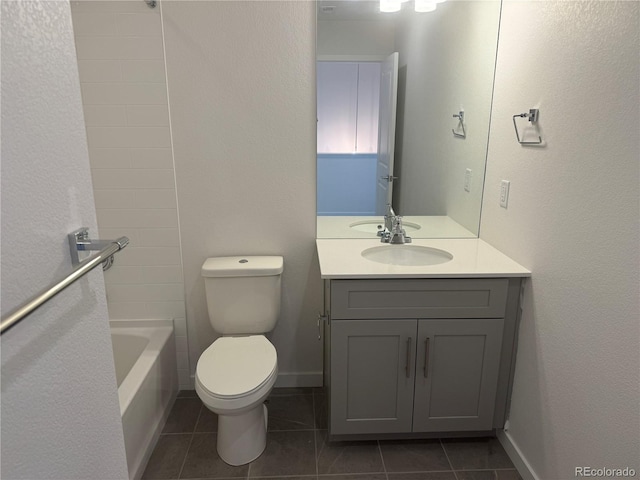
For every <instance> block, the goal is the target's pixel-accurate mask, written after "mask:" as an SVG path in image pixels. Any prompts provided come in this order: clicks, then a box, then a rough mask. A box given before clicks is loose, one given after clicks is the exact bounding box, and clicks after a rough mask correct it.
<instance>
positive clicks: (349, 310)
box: [327, 278, 520, 436]
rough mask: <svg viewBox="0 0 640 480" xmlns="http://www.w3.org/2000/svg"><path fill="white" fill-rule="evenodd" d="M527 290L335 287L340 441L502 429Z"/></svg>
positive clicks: (332, 359)
mask: <svg viewBox="0 0 640 480" xmlns="http://www.w3.org/2000/svg"><path fill="white" fill-rule="evenodd" d="M519 286H520V280H519V279H517V280H514V281H511V280H509V279H505V278H500V279H444V280H442V279H410V280H405V279H397V280H332V281H331V282H330V287H329V288H328V289H327V293H328V297H329V302H328V306H329V309H330V323H329V329H328V332H329V336H328V337H329V338H328V339H327V350H328V357H327V361H328V363H329V369H328V387H329V433H330V435H332V436H333V435H364V436H371V435H376V434H410V435H413V436H415V435H416V434H418V435H419V434H429V433H443V432H480V431H490V430H492V429H493V428H496V426H501V425H502V423H503V422H504V414H505V411H506V403H507V395H508V393H507V392H508V389H509V385H508V384H509V382H510V375H511V362H512V357H513V354H514V350H513V342H514V335H515V317H516V315H515V311H516V310H517V308H516V307H517V297H518V289H519ZM514 297H515V298H514ZM505 320H506V321H505Z"/></svg>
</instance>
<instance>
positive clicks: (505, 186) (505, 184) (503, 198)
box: [500, 180, 510, 208]
mask: <svg viewBox="0 0 640 480" xmlns="http://www.w3.org/2000/svg"><path fill="white" fill-rule="evenodd" d="M509 183H510V182H509V180H502V182H500V206H501V207H502V208H507V203H509Z"/></svg>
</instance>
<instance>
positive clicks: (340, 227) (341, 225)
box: [317, 215, 476, 238]
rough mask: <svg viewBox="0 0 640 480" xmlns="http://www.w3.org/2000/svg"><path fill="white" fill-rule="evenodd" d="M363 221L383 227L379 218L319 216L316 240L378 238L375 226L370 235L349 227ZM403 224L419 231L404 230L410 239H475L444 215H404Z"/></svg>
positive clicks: (470, 233)
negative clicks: (414, 225)
mask: <svg viewBox="0 0 640 480" xmlns="http://www.w3.org/2000/svg"><path fill="white" fill-rule="evenodd" d="M363 221H372V222H374V223H375V222H377V223H379V224H380V225H384V219H383V218H382V217H381V216H380V217H373V216H372V217H364V216H319V217H318V224H317V227H318V228H317V232H318V233H317V236H318V238H378V237H376V233H375V228H374V227H375V225H373V227H372V228H373V231H372V232H371V233H367V232H363V231H361V230H357V229H355V228H352V227H351V225H353V224H357V223H359V222H363ZM402 221H403V223H405V225H406V224H407V223H411V224H417V225H419V227H420V228H419V229H417V230H414V229H408V228H407V229H406V230H407V235H409V236H410V237H411V238H476V235H475V234H474V233H473V232H470V231H469V230H467V229H466V228H464V227H463V226H462V225H460V224H459V223H457V222H456V221H454V220H453V219H451V217H448V216H446V215H406V216H403V217H402Z"/></svg>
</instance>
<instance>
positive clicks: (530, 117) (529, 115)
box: [513, 108, 542, 145]
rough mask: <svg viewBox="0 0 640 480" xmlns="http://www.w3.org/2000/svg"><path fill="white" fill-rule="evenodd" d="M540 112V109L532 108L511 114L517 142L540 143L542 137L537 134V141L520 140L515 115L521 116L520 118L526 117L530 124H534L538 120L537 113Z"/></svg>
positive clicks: (523, 143)
mask: <svg viewBox="0 0 640 480" xmlns="http://www.w3.org/2000/svg"><path fill="white" fill-rule="evenodd" d="M539 114H540V110H538V109H537V108H532V109H530V110H529V113H519V114H516V115H514V116H513V128H514V129H515V131H516V139H517V140H518V143H519V144H520V145H540V144H541V143H542V137H541V136H540V135H539V134H538V141H537V142H524V141H522V140H520V134H519V133H518V125H516V118H517V117H521V118H526V119H527V120H529V121H530V122H531V123H532V124H535V123H537V122H538V115H539Z"/></svg>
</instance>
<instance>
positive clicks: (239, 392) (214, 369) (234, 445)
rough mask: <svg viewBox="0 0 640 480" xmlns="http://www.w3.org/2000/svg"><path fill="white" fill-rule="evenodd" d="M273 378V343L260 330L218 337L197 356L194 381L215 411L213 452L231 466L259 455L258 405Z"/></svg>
mask: <svg viewBox="0 0 640 480" xmlns="http://www.w3.org/2000/svg"><path fill="white" fill-rule="evenodd" d="M277 377H278V363H277V354H276V349H275V347H274V346H273V345H272V344H271V343H270V342H269V341H268V340H267V339H266V337H264V336H263V335H251V336H243V337H221V338H219V339H218V340H216V341H215V342H213V344H212V345H211V346H209V348H207V349H206V350H205V351H204V353H203V354H202V355H201V356H200V359H199V360H198V365H197V367H196V377H195V385H196V392H197V393H198V396H199V397H200V399H201V400H202V402H203V403H204V405H205V406H206V407H207V408H208V409H209V410H211V411H212V412H214V413H217V414H218V441H217V449H218V455H220V458H221V459H222V460H224V461H225V462H226V463H228V464H230V465H244V464H246V463H249V462H251V461H253V460H255V459H256V458H258V457H259V456H260V454H261V453H262V452H263V451H264V449H265V447H266V441H267V411H266V408H267V407H266V406H265V405H264V404H263V402H264V400H265V399H266V398H267V397H268V396H269V393H270V392H271V389H272V388H273V385H274V384H275V381H276V379H277Z"/></svg>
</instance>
